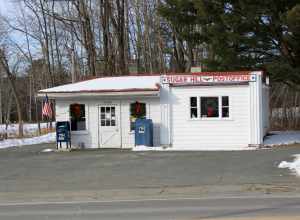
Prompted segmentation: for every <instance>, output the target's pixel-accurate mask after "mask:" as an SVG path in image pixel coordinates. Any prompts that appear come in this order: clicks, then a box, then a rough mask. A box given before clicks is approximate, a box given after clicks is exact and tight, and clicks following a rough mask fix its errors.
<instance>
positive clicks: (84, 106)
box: [69, 102, 88, 133]
mask: <svg viewBox="0 0 300 220" xmlns="http://www.w3.org/2000/svg"><path fill="white" fill-rule="evenodd" d="M72 105H82V106H83V109H84V117H82V118H84V129H82V130H72V115H71V106H72ZM69 122H70V129H71V132H72V133H86V132H87V130H88V128H87V109H86V104H84V103H77V102H75V103H70V104H69ZM77 122H78V121H77Z"/></svg>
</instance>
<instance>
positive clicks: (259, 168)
mask: <svg viewBox="0 0 300 220" xmlns="http://www.w3.org/2000/svg"><path fill="white" fill-rule="evenodd" d="M45 148H55V145H53V144H48V145H35V146H28V147H22V148H10V149H3V150H0V167H1V169H0V203H1V202H4V203H5V202H23V201H26V202H27V201H35V202H37V201H82V200H89V201H93V200H120V199H144V198H182V197H196V198H198V197H203V196H211V197H216V196H217V197H218V196H239V195H241V194H243V195H246V196H249V195H250V196H255V195H262V194H263V195H285V196H287V195H288V196H290V195H291V196H293V195H300V178H299V177H296V176H295V175H292V174H291V173H290V171H289V170H287V169H279V168H277V166H278V164H279V163H280V162H281V161H282V160H287V161H291V160H292V159H293V158H292V155H293V154H299V152H300V147H299V146H294V147H282V148H274V149H265V150H255V151H232V152H227V151H213V152H131V151H126V150H125V151H120V150H89V151H74V152H60V153H56V152H53V153H42V152H41V151H42V150H43V149H45Z"/></svg>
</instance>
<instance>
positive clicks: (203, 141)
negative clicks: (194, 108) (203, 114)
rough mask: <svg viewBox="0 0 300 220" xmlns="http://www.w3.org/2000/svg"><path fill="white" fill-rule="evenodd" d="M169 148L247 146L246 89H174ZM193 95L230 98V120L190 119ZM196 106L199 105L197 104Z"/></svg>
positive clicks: (172, 91)
mask: <svg viewBox="0 0 300 220" xmlns="http://www.w3.org/2000/svg"><path fill="white" fill-rule="evenodd" d="M170 96H171V97H170V99H171V100H172V106H171V109H172V110H171V117H172V124H171V126H172V131H171V137H172V145H173V148H174V149H191V150H192V149H206V150H207V149H208V150H209V149H210V148H212V149H213V148H218V147H221V148H223V149H226V147H228V148H232V147H238V148H246V147H248V144H249V87H248V86H247V85H240V86H237V85H235V86H214V87H173V88H171V94H170ZM192 96H197V97H200V96H229V100H230V115H231V117H230V119H190V109H189V106H190V104H189V100H190V97H192ZM198 105H199V102H198Z"/></svg>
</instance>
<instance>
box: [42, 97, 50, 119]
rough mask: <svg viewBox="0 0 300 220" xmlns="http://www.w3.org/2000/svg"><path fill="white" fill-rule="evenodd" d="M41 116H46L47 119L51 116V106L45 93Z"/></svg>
mask: <svg viewBox="0 0 300 220" xmlns="http://www.w3.org/2000/svg"><path fill="white" fill-rule="evenodd" d="M42 116H46V117H48V118H49V119H50V118H52V108H51V104H50V102H49V99H48V96H47V95H46V97H45V100H44V105H43V109H42Z"/></svg>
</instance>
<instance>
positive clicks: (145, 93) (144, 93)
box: [37, 89, 160, 99]
mask: <svg viewBox="0 0 300 220" xmlns="http://www.w3.org/2000/svg"><path fill="white" fill-rule="evenodd" d="M46 95H47V96H48V98H50V99H56V98H91V97H118V96H139V97H159V95H160V90H159V89H147V90H119V91H116V90H110V91H109V90H102V91H100V90H99V91H80V92H79V91H76V92H41V91H40V92H38V93H37V97H41V98H42V97H45V96H46Z"/></svg>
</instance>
